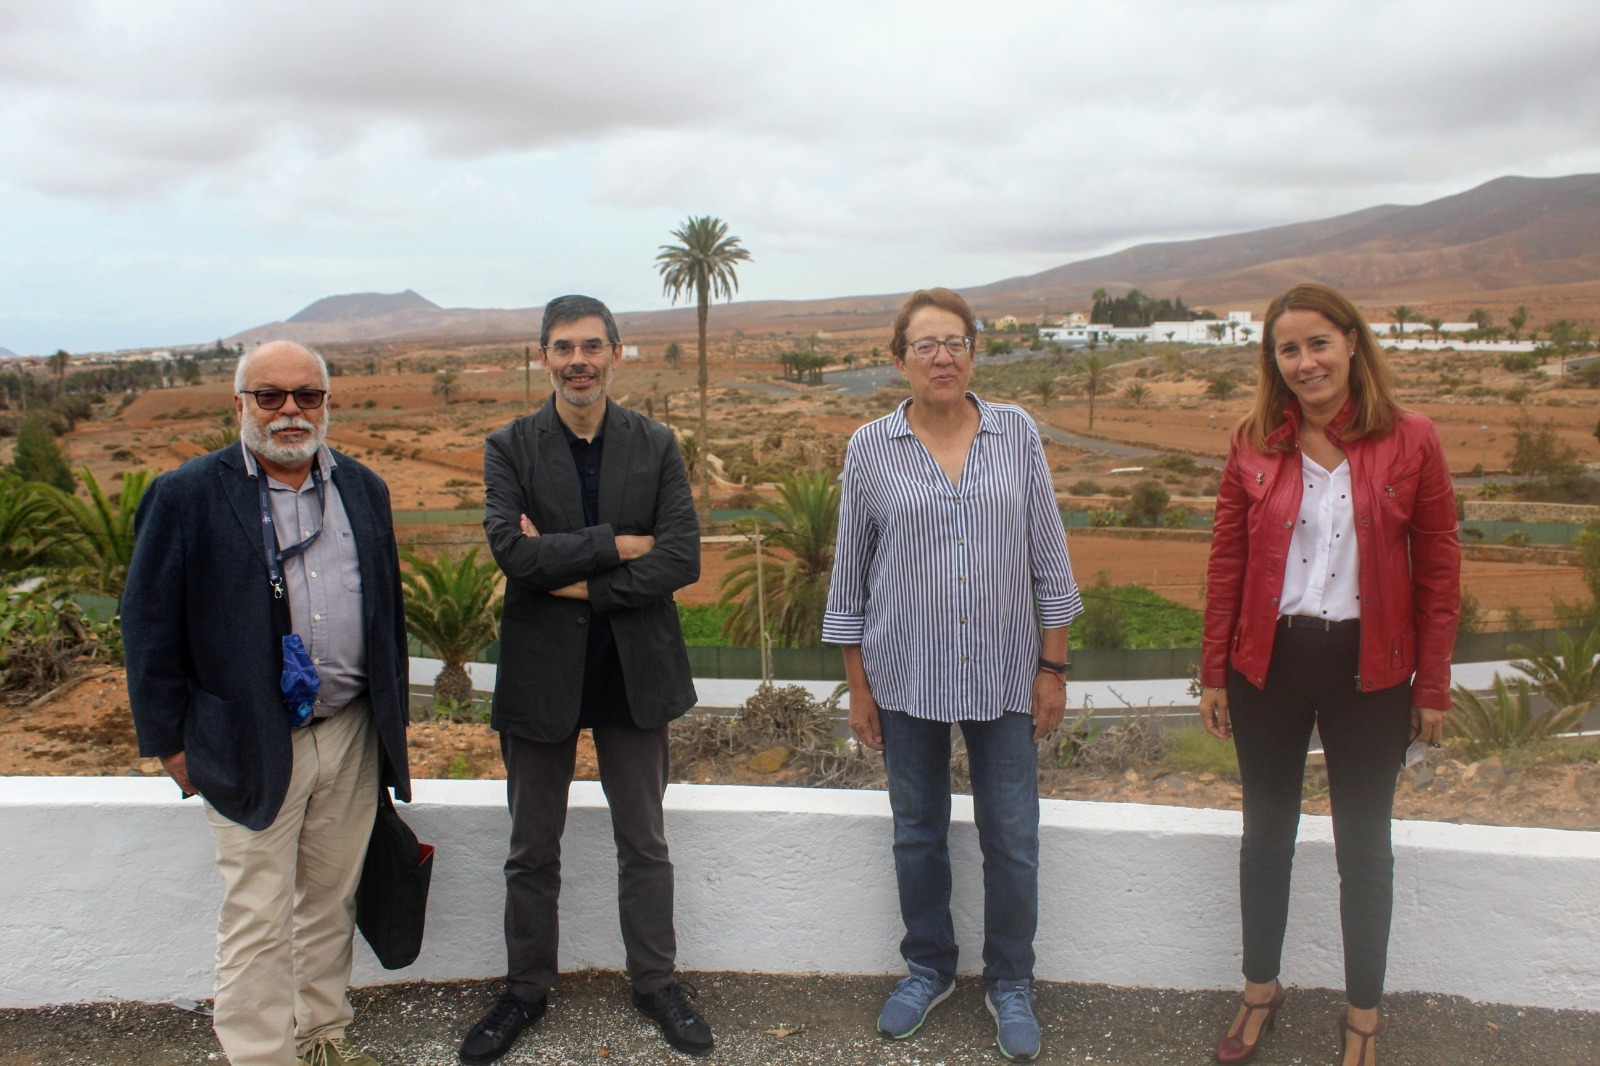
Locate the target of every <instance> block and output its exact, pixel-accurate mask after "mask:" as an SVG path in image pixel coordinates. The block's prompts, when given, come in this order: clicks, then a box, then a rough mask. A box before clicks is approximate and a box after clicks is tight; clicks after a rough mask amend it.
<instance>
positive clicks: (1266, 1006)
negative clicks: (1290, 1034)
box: [1216, 981, 1288, 1066]
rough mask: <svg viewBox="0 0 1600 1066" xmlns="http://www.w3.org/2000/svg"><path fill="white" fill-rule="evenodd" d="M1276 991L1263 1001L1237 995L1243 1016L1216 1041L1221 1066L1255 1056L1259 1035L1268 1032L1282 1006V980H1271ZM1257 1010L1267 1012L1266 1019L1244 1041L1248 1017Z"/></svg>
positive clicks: (1236, 1065)
mask: <svg viewBox="0 0 1600 1066" xmlns="http://www.w3.org/2000/svg"><path fill="white" fill-rule="evenodd" d="M1273 983H1274V984H1276V985H1277V991H1275V992H1273V993H1272V998H1271V999H1269V1000H1267V1001H1266V1002H1265V1003H1251V1002H1250V1001H1249V1000H1248V999H1245V998H1244V995H1243V993H1241V994H1240V996H1239V1002H1240V1003H1242V1004H1243V1005H1244V1017H1243V1018H1240V1019H1239V1022H1238V1024H1237V1025H1235V1026H1230V1027H1229V1028H1228V1031H1227V1033H1226V1034H1225V1035H1224V1036H1223V1038H1222V1039H1221V1040H1219V1041H1217V1051H1216V1059H1217V1061H1218V1062H1219V1063H1221V1064H1222V1066H1238V1064H1239V1063H1241V1062H1249V1061H1250V1060H1251V1059H1253V1058H1255V1057H1256V1051H1257V1049H1259V1048H1260V1047H1261V1035H1262V1034H1263V1033H1270V1032H1271V1031H1272V1027H1273V1026H1274V1025H1275V1024H1276V1023H1277V1020H1278V1008H1279V1007H1281V1006H1283V1000H1284V997H1285V996H1286V995H1288V991H1287V990H1286V989H1285V988H1284V987H1283V982H1282V981H1275V982H1273ZM1258 1010H1264V1011H1266V1012H1267V1020H1266V1021H1264V1022H1262V1023H1261V1028H1260V1030H1259V1031H1257V1033H1256V1038H1255V1040H1254V1041H1253V1042H1252V1043H1249V1044H1246V1043H1245V1042H1244V1031H1245V1030H1246V1029H1248V1028H1250V1017H1251V1015H1253V1014H1255V1012H1256V1011H1258Z"/></svg>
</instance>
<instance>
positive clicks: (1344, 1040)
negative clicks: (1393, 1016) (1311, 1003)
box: [1339, 1007, 1389, 1062]
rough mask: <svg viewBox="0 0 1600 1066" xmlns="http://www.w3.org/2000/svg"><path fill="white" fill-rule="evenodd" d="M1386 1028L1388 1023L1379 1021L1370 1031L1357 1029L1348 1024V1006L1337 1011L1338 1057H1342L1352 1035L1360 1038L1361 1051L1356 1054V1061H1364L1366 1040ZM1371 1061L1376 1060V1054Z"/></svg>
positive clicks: (1365, 1058) (1365, 1057)
mask: <svg viewBox="0 0 1600 1066" xmlns="http://www.w3.org/2000/svg"><path fill="white" fill-rule="evenodd" d="M1387 1028H1389V1023H1388V1022H1383V1021H1380V1022H1379V1023H1378V1024H1377V1025H1375V1026H1373V1027H1372V1031H1371V1032H1368V1031H1367V1030H1365V1029H1357V1028H1356V1027H1355V1026H1354V1025H1351V1024H1350V1008H1349V1007H1346V1008H1345V1009H1344V1010H1342V1011H1340V1012H1339V1057H1340V1058H1341V1059H1343V1058H1344V1055H1345V1052H1346V1051H1347V1050H1348V1049H1349V1047H1350V1038H1351V1037H1352V1036H1359V1037H1360V1038H1361V1051H1360V1053H1359V1054H1357V1055H1356V1061H1357V1062H1366V1061H1367V1042H1368V1041H1370V1040H1372V1039H1374V1038H1375V1037H1376V1036H1377V1035H1378V1034H1379V1033H1381V1032H1383V1031H1384V1030H1385V1029H1387ZM1373 1061H1374V1062H1376V1061H1377V1056H1376V1055H1374V1056H1373Z"/></svg>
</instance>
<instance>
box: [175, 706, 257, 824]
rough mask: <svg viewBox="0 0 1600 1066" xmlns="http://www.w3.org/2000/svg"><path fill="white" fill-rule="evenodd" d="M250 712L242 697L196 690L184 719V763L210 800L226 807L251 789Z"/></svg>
mask: <svg viewBox="0 0 1600 1066" xmlns="http://www.w3.org/2000/svg"><path fill="white" fill-rule="evenodd" d="M248 719H249V712H248V710H247V709H246V707H245V705H244V703H243V702H242V701H239V700H224V699H220V698H218V697H216V696H213V695H212V694H211V693H209V692H205V691H203V690H201V689H195V690H194V692H193V693H192V694H191V695H190V696H189V713H188V715H187V717H186V718H185V720H184V731H183V733H184V743H183V748H184V762H185V763H186V765H187V769H188V772H189V781H190V783H191V784H193V785H194V787H195V789H196V790H197V791H198V792H200V794H201V795H203V796H205V797H206V799H207V800H210V801H211V804H212V805H213V806H218V807H220V806H224V805H226V804H227V803H228V801H230V800H233V799H235V798H237V797H239V796H242V795H245V794H247V793H248V792H249V789H248V787H247V781H246V779H247V778H249V777H253V776H255V775H254V774H253V773H247V772H246V771H247V770H248V769H250V767H249V766H248V760H249V759H250V757H251V755H250V751H249V749H250V748H251V747H252V745H251V743H250V741H251V738H252V737H253V736H254V731H253V728H252V724H251V722H250V721H249V720H248Z"/></svg>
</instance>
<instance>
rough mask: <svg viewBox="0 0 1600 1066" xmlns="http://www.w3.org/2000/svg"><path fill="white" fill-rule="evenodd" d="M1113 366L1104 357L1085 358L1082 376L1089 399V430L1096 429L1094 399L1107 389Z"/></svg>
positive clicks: (1081, 369)
mask: <svg viewBox="0 0 1600 1066" xmlns="http://www.w3.org/2000/svg"><path fill="white" fill-rule="evenodd" d="M1110 366H1111V364H1110V362H1109V361H1108V360H1107V359H1106V357H1105V356H1103V355H1096V354H1093V353H1091V354H1089V355H1086V356H1084V357H1083V366H1082V367H1081V368H1080V373H1081V374H1082V376H1083V377H1082V384H1083V391H1084V393H1085V394H1086V395H1088V397H1089V428H1090V429H1093V428H1094V398H1095V397H1096V396H1098V395H1100V393H1102V392H1104V391H1105V389H1106V384H1107V383H1106V375H1107V372H1108V370H1109V368H1110Z"/></svg>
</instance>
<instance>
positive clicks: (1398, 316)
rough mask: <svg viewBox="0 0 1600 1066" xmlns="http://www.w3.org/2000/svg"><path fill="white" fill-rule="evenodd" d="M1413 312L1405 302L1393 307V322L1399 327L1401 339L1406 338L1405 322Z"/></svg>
mask: <svg viewBox="0 0 1600 1066" xmlns="http://www.w3.org/2000/svg"><path fill="white" fill-rule="evenodd" d="M1415 313H1416V312H1414V311H1412V310H1411V308H1409V307H1407V306H1406V305H1405V304H1401V305H1400V306H1399V307H1396V308H1395V309H1394V323H1395V325H1397V326H1399V327H1400V339H1401V340H1405V339H1406V323H1407V322H1409V321H1410V320H1411V317H1412V316H1413V315H1414V314H1415Z"/></svg>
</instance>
